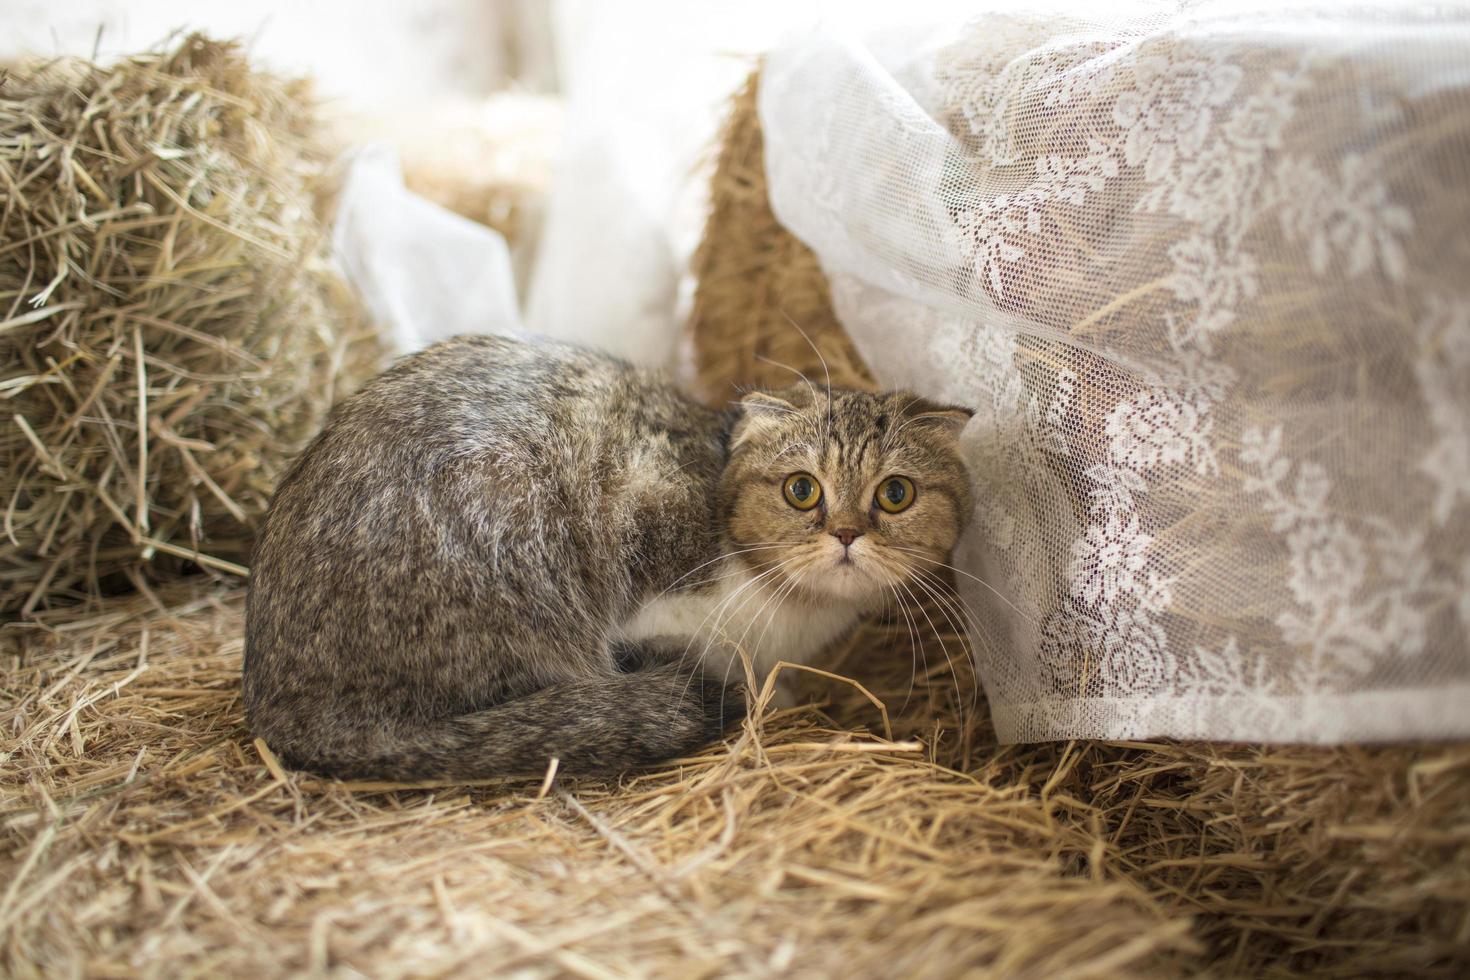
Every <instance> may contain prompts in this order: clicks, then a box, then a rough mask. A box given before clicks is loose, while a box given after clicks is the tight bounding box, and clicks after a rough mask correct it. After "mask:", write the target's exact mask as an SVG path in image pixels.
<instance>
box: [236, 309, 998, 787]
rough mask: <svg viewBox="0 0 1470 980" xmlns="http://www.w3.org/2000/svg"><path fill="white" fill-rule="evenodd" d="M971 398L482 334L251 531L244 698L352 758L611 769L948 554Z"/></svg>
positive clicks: (377, 407) (294, 761) (352, 428)
mask: <svg viewBox="0 0 1470 980" xmlns="http://www.w3.org/2000/svg"><path fill="white" fill-rule="evenodd" d="M970 414H971V413H970V411H969V410H968V409H964V408H957V407H952V406H947V405H939V404H934V403H931V402H928V401H926V400H924V399H922V398H919V397H917V396H915V395H912V394H907V393H899V392H895V393H886V394H872V393H868V392H861V391H846V390H824V389H822V388H819V387H817V386H815V385H810V384H798V385H796V386H794V387H791V388H788V389H783V390H776V391H752V392H750V393H749V394H746V395H745V396H744V397H743V398H742V399H741V400H740V401H739V402H738V403H737V404H735V405H733V406H731V407H730V408H728V409H727V410H724V411H720V410H716V409H712V408H709V407H706V406H704V405H702V404H700V403H699V402H697V401H695V400H693V399H691V398H689V397H688V396H686V395H684V394H682V393H681V392H680V391H679V390H678V389H676V388H675V387H673V386H672V385H671V384H669V383H667V382H665V381H663V380H660V378H659V377H658V376H657V375H655V374H652V373H650V372H647V371H644V370H640V369H636V368H634V367H632V366H630V365H628V364H626V363H624V362H622V361H619V360H617V359H614V358H612V357H609V356H606V355H603V354H601V353H597V352H595V351H592V350H588V349H584V348H581V347H577V346H573V345H569V344H563V343H559V342H554V341H549V340H546V341H536V340H531V341H528V340H516V339H508V338H504V337H492V336H474V337H458V338H454V339H452V340H448V341H444V342H442V343H440V344H437V345H435V346H434V347H431V348H429V349H427V350H425V351H423V352H421V353H418V354H415V355H412V356H410V357H407V358H405V359H403V360H402V361H400V362H399V363H397V364H396V365H394V366H393V367H391V368H389V369H388V370H387V371H385V372H384V373H382V374H380V375H379V376H378V377H376V378H375V379H373V380H372V381H370V382H369V383H368V384H366V385H365V386H363V388H362V389H361V390H359V391H358V392H357V393H356V394H354V395H352V396H351V397H349V398H347V399H346V400H345V401H344V402H343V403H342V404H341V405H339V406H338V407H337V408H335V409H334V410H333V411H332V413H331V415H330V416H329V417H328V419H327V422H326V424H325V426H324V428H323V429H322V431H321V433H320V434H319V435H318V436H317V437H316V439H315V440H314V441H313V442H312V443H311V444H310V445H309V446H308V447H307V448H306V450H305V451H304V452H303V453H302V454H301V456H300V457H299V458H298V459H297V460H296V462H295V463H294V464H293V466H292V467H291V469H290V470H289V472H288V473H287V475H286V476H285V477H284V479H283V480H282V481H281V484H280V486H279V487H278V489H277V490H276V493H275V496H274V498H273V500H272V502H271V506H270V509H269V512H268V513H267V515H266V518H265V520H264V522H263V525H262V528H261V531H260V533H259V535H258V537H257V540H256V545H255V549H254V554H253V559H252V565H251V576H250V584H249V592H248V595H247V599H246V635H245V660H244V692H243V693H244V702H245V708H246V715H247V720H248V723H249V725H250V727H251V729H252V730H253V731H254V732H255V733H256V734H257V735H258V736H260V737H261V738H263V739H264V741H265V742H266V744H267V745H269V746H270V747H271V748H272V749H273V750H274V751H275V752H276V753H277V754H278V755H279V756H280V757H281V758H282V759H283V760H284V761H285V762H286V763H287V764H289V765H291V766H293V767H295V768H300V769H306V770H310V771H314V772H318V773H322V774H325V775H331V776H338V777H342V778H383V779H396V780H415V781H417V780H470V779H483V778H491V777H498V776H503V775H518V774H538V773H541V772H543V771H544V770H545V769H546V767H547V766H548V764H549V762H550V760H551V759H552V758H553V757H554V758H556V759H557V760H558V763H559V766H560V771H562V772H568V773H573V774H576V773H615V772H620V771H623V770H627V769H630V768H634V767H639V766H645V765H648V764H651V763H655V762H659V761H661V760H665V759H669V758H672V757H675V756H678V755H681V754H683V753H687V752H689V751H691V750H693V749H696V748H698V747H700V746H702V745H705V744H708V743H709V742H712V741H716V740H718V739H719V738H720V736H721V734H722V732H723V731H724V729H725V727H726V726H727V725H728V724H730V723H732V722H734V721H737V720H739V719H740V718H741V717H743V715H744V711H745V699H744V693H743V688H742V686H741V682H743V681H744V680H745V679H746V675H745V666H744V663H743V662H742V661H741V659H740V656H739V651H740V650H741V649H744V650H746V651H747V652H748V653H749V654H750V655H751V656H752V658H753V662H754V663H753V668H754V672H755V676H756V679H757V681H759V680H760V679H761V678H763V677H764V675H765V673H766V672H768V671H769V670H770V669H771V667H772V666H773V665H774V663H775V662H776V661H778V660H789V661H794V662H802V661H805V660H807V659H809V658H810V657H811V656H812V655H813V654H815V653H817V652H819V651H820V650H821V649H822V648H823V647H825V646H827V645H828V644H830V643H831V642H832V641H834V640H836V639H838V638H839V637H841V636H842V635H843V634H844V633H845V632H847V631H849V630H850V629H852V628H853V626H854V625H855V624H856V622H857V620H858V618H859V616H860V615H862V614H863V613H864V612H865V611H868V610H871V609H873V608H874V607H875V606H876V605H880V604H881V603H882V602H883V601H884V600H885V597H887V596H888V595H889V590H890V588H892V587H893V586H894V584H895V583H898V582H900V581H902V580H904V579H905V578H906V577H908V576H909V575H911V574H913V569H915V568H916V567H922V566H921V565H920V563H921V562H929V563H935V562H940V561H944V560H946V559H947V556H948V553H949V551H950V549H951V547H952V546H953V545H954V542H955V540H956V538H957V536H958V535H959V533H960V531H961V529H962V527H963V525H964V523H965V518H966V516H967V515H968V513H969V511H970V497H969V493H970V491H969V486H970V484H969V480H968V478H967V476H966V473H965V469H964V465H963V463H962V461H961V459H960V456H959V454H958V451H957V436H958V433H959V430H960V429H961V427H962V426H963V425H964V424H965V422H966V421H968V420H969V418H970Z"/></svg>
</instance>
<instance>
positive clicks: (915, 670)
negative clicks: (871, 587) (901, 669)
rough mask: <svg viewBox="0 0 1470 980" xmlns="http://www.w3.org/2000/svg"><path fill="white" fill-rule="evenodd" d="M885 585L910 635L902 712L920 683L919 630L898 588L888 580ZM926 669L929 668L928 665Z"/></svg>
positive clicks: (900, 709)
mask: <svg viewBox="0 0 1470 980" xmlns="http://www.w3.org/2000/svg"><path fill="white" fill-rule="evenodd" d="M883 587H884V588H885V589H887V590H888V592H889V593H890V594H892V596H893V607H894V608H895V609H897V610H898V614H899V615H900V616H901V617H902V618H903V624H904V630H905V631H906V632H907V633H908V635H909V689H908V693H906V694H905V695H904V697H903V705H902V706H901V707H900V708H899V711H900V712H902V711H904V710H905V709H906V708H908V706H909V702H910V701H912V700H913V697H914V688H915V687H917V686H918V683H919V637H918V633H917V631H916V630H915V629H914V623H913V620H912V619H910V618H909V613H908V610H907V609H905V608H904V605H903V599H902V598H900V597H899V594H898V589H896V588H894V587H893V585H892V584H891V583H888V582H885V583H883ZM925 669H926V670H927V669H928V668H927V666H926V667H925Z"/></svg>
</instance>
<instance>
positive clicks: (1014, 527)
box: [760, 0, 1470, 742]
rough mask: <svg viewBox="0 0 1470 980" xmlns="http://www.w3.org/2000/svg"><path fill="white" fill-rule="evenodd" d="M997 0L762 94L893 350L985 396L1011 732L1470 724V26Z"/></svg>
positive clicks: (908, 369) (841, 272) (994, 576)
mask: <svg viewBox="0 0 1470 980" xmlns="http://www.w3.org/2000/svg"><path fill="white" fill-rule="evenodd" d="M986 6H987V5H984V4H982V5H980V7H979V9H978V11H977V13H978V16H977V17H976V19H974V20H973V21H972V22H971V23H969V24H968V26H966V27H963V28H956V29H953V30H951V31H949V32H947V33H945V34H943V35H941V40H940V41H939V42H938V43H935V42H934V40H933V38H932V36H931V37H926V38H924V39H922V40H921V39H920V36H915V37H907V38H905V37H901V36H896V35H892V34H890V35H886V36H885V37H884V38H883V39H882V41H881V43H867V44H865V43H862V42H859V41H857V40H854V39H852V38H846V37H842V36H839V35H836V34H832V33H827V32H818V33H812V34H806V35H803V36H800V37H797V38H794V39H792V40H790V41H788V42H787V43H786V44H785V45H783V46H782V47H781V48H779V49H778V50H777V51H775V52H774V53H773V54H772V55H771V57H770V58H769V59H768V61H767V65H766V69H765V76H764V81H763V84H762V93H761V105H760V111H761V117H762V122H763V125H764V127H765V131H766V153H767V169H768V175H769V178H770V190H771V197H772V201H773V204H774V206H775V209H776V212H777V214H778V216H779V217H780V218H781V220H782V221H783V222H784V223H785V224H786V225H787V226H788V227H789V228H791V229H792V230H793V231H794V232H795V233H796V234H797V235H798V236H799V237H801V238H802V239H804V240H805V241H806V242H808V243H809V244H810V245H811V246H812V247H813V248H814V250H815V251H816V252H817V254H818V256H819V257H820V259H821V260H822V263H823V266H824V268H825V269H826V271H827V272H828V274H829V276H830V278H831V280H832V285H833V292H834V299H835V303H836V306H837V310H838V314H839V316H840V317H841V318H842V320H843V322H844V324H845V325H846V327H847V329H848V331H849V332H850V333H851V335H852V337H853V339H854V341H855V342H856V343H857V345H858V347H859V348H860V349H861V351H862V352H863V353H864V355H865V356H866V357H867V359H868V362H869V364H871V365H872V366H873V367H874V368H875V369H876V370H877V372H878V373H879V375H880V379H881V380H882V381H883V382H885V383H887V384H891V385H895V386H907V387H911V388H914V389H916V390H919V391H921V392H923V393H925V394H928V395H931V396H934V397H939V398H944V399H949V400H953V401H958V402H963V403H966V404H968V405H970V406H972V407H974V408H976V409H977V410H978V413H977V415H976V418H975V420H974V421H973V422H972V423H971V425H970V427H969V429H968V430H967V431H966V434H965V448H966V452H967V454H968V462H969V463H970V465H971V468H972V472H973V476H974V479H975V484H976V486H975V489H976V501H977V504H976V509H975V513H974V520H973V523H972V526H971V528H970V530H969V531H968V533H967V535H966V537H965V539H964V541H963V542H962V544H961V547H960V548H959V549H958V552H957V557H956V564H957V565H959V566H960V568H961V569H963V574H960V575H959V576H958V580H959V586H960V588H961V592H962V595H963V597H964V599H965V601H966V603H967V604H968V606H969V608H970V610H971V613H972V619H973V625H972V627H971V634H972V638H973V640H974V643H973V647H974V650H975V656H976V660H977V665H978V667H979V671H980V674H981V676H982V679H983V680H984V683H985V687H986V690H987V693H988V695H989V699H990V702H991V706H992V709H993V711H994V715H995V719H996V723H997V726H998V728H999V731H1000V733H1001V735H1002V737H1003V738H1005V739H1007V740H1022V741H1025V740H1040V739H1055V738H1071V737H1119V738H1122V737H1152V736H1178V737H1192V738H1193V737H1198V738H1210V739H1248V740H1305V741H1317V742H1330V741H1341V740H1361V739H1397V738H1408V737H1417V736H1450V735H1460V736H1464V735H1467V734H1470V642H1467V636H1470V548H1467V542H1470V13H1467V12H1466V11H1465V10H1463V9H1456V8H1453V7H1447V6H1445V5H1435V6H1433V7H1380V8H1376V9H1364V8H1361V7H1354V8H1348V7H1339V6H1337V5H1334V4H1332V3H1327V2H1318V3H1316V4H1315V5H1311V6H1300V5H1297V6H1283V5H1281V4H1276V5H1274V6H1271V7H1262V8H1260V9H1258V10H1255V11H1250V10H1246V9H1243V7H1242V5H1241V4H1239V3H1233V4H1219V3H1214V4H1212V3H1208V2H1206V3H1190V4H1185V5H1181V6H1180V7H1179V8H1178V9H1175V8H1173V7H1170V8H1166V9H1161V8H1159V7H1158V6H1153V7H1150V8H1146V9H1144V10H1143V12H1141V13H1139V14H1138V15H1137V16H1133V17H1121V18H1115V19H1113V20H1111V21H1106V22H1104V21H1099V20H1097V19H1095V18H1092V17H1090V16H1089V15H1088V13H1087V11H1088V10H1090V9H1093V6H1094V5H1092V4H1084V3H1082V2H1080V0H1078V2H1076V3H1075V4H1074V6H1075V7H1076V12H1075V13H1074V14H1069V13H1068V12H1066V11H1065V10H1062V11H1061V12H1050V13H1045V14H1035V13H1028V14H1017V13H1014V12H1010V11H1013V10H1014V9H1015V5H1014V4H1004V5H1002V4H995V5H994V10H993V12H989V13H985V12H983V11H984V9H985V7H986ZM981 580H983V582H984V583H985V584H981Z"/></svg>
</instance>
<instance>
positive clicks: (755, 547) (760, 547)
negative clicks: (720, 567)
mask: <svg viewBox="0 0 1470 980" xmlns="http://www.w3.org/2000/svg"><path fill="white" fill-rule="evenodd" d="M784 547H786V545H785V544H784V543H783V542H780V541H773V542H771V543H770V544H749V545H746V546H743V547H741V548H739V549H737V550H735V551H727V552H725V553H723V554H719V555H716V556H715V557H713V558H710V559H708V560H707V561H702V562H700V563H699V564H698V565H695V566H694V567H693V568H691V569H689V571H687V572H685V573H684V574H683V575H680V576H679V577H678V578H676V579H674V580H673V581H672V582H670V583H669V585H668V588H666V589H664V590H663V591H662V592H660V593H659V594H658V595H656V596H654V597H653V599H652V600H649V601H656V600H658V599H662V598H663V597H664V596H666V595H668V594H669V592H671V591H672V590H673V589H674V587H675V586H677V585H678V584H679V583H680V582H683V581H684V580H685V579H687V578H688V577H689V576H691V575H693V574H694V573H695V572H697V571H699V570H700V569H701V568H706V567H708V566H710V565H713V564H716V563H717V562H722V561H724V560H725V559H726V558H733V557H735V556H736V555H748V554H751V553H753V552H756V551H774V550H776V549H777V548H784ZM732 571H733V572H738V571H739V569H733V570H732ZM721 577H723V576H716V577H715V578H713V579H707V580H705V581H706V582H715V581H719V579H720V578H721ZM699 584H704V583H699Z"/></svg>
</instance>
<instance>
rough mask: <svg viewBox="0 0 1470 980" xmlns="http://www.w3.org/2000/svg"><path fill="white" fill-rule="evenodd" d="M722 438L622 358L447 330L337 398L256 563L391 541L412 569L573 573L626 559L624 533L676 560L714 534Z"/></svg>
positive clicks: (348, 552) (275, 509)
mask: <svg viewBox="0 0 1470 980" xmlns="http://www.w3.org/2000/svg"><path fill="white" fill-rule="evenodd" d="M724 451H725V450H724V443H723V427H722V417H721V416H720V415H719V414H718V413H716V412H714V411H712V410H711V409H708V408H706V407H704V406H702V405H700V404H698V403H697V402H694V401H693V400H691V399H689V398H687V397H686V396H684V395H682V394H681V393H680V392H678V391H677V390H676V389H675V388H673V387H672V386H671V385H668V384H666V383H664V382H662V381H661V380H660V379H658V378H657V377H656V376H655V375H652V374H650V373H648V372H646V371H643V370H640V369H637V368H635V367H633V366H631V365H629V364H627V363H626V362H624V361H621V360H619V359H617V358H614V357H611V356H608V355H606V354H602V353H600V352H597V351H593V350H589V349H586V348H582V347H577V346H574V345H571V344H565V343H560V342H557V341H551V340H521V339H514V338H506V337H493V336H473V337H458V338H453V339H451V340H447V341H444V342H442V343H440V344H436V345H435V346H433V347H431V348H428V349H427V350H424V351H422V352H419V353H417V354H414V355H412V356H410V357H407V358H405V359H403V360H402V361H400V362H399V363H397V364H395V365H394V366H393V367H391V368H389V369H388V370H387V371H385V372H383V373H382V374H381V375H379V376H378V377H377V378H374V379H373V380H372V381H370V382H368V383H367V384H366V385H364V386H363V388H362V389H361V390H359V391H358V392H356V393H355V394H354V395H352V396H351V397H350V398H348V399H347V400H346V401H344V402H343V403H342V404H341V405H340V406H339V407H338V408H337V409H335V410H334V411H333V413H332V414H331V416H330V417H329V418H328V420H327V423H326V425H325V426H324V428H323V430H322V432H321V434H320V435H319V436H318V437H317V439H316V440H315V441H314V442H313V444H312V445H311V446H309V447H308V448H307V450H306V451H305V452H304V453H303V454H302V456H301V458H300V459H299V460H298V461H297V463H296V465H295V466H294V467H293V468H292V470H291V472H289V473H288V474H287V476H286V478H285V479H284V480H283V481H282V483H281V486H280V487H279V488H278V490H277V493H276V496H275V499H274V501H273V503H272V508H271V513H270V515H269V516H268V518H267V522H266V526H265V528H264V530H263V533H262V534H261V537H260V539H259V547H258V549H257V555H256V558H257V562H256V570H257V572H258V573H260V574H261V577H270V575H271V572H272V566H273V565H276V566H279V565H280V564H281V562H282V561H287V562H290V561H293V559H291V558H289V557H288V556H291V555H299V554H303V553H313V554H318V555H322V556H324V557H330V556H333V555H336V556H338V557H337V558H335V559H332V561H333V563H334V564H335V565H338V566H340V565H342V564H343V563H344V561H350V562H351V564H353V565H356V564H357V563H358V560H359V559H358V558H356V557H354V556H362V555H367V554H383V553H384V552H385V551H388V552H390V553H391V558H390V561H391V562H394V563H396V564H399V565H401V566H404V567H410V568H413V567H416V566H426V565H432V566H434V567H436V568H449V567H451V565H452V563H453V562H454V561H456V560H459V559H473V561H474V562H476V563H477V562H478V561H479V560H480V559H483V557H484V556H485V555H487V554H488V555H491V556H493V557H494V558H495V560H500V559H502V558H503V559H507V560H512V561H515V562H516V563H517V564H519V565H522V566H525V565H530V564H534V565H535V566H536V567H539V568H544V569H546V574H548V575H549V576H550V577H551V578H552V579H554V580H560V579H562V578H563V576H565V577H566V578H567V580H568V581H571V580H572V579H573V578H574V577H575V576H579V575H585V574H587V573H588V569H589V568H591V567H601V568H605V569H613V568H617V567H619V566H622V565H623V564H624V562H623V560H622V554H621V552H623V551H625V550H627V549H628V548H629V547H634V548H638V549H640V550H642V549H651V550H652V551H653V552H654V553H655V554H656V555H660V556H667V557H669V558H670V559H671V560H673V561H675V562H676V563H677V561H680V560H683V558H684V556H683V554H682V553H683V552H684V551H686V550H688V549H689V548H691V547H692V548H694V549H695V550H697V551H699V552H702V551H704V550H705V549H707V547H709V535H708V530H707V527H706V525H707V521H708V518H707V513H706V504H705V500H706V499H707V498H709V497H710V496H711V489H712V486H713V483H714V482H715V481H716V480H717V479H718V475H719V472H720V468H721V466H722V464H723V458H724ZM660 515H661V516H663V517H665V518H673V519H674V520H675V521H676V523H677V524H678V525H680V526H681V527H680V528H679V529H678V530H675V529H671V528H669V527H667V522H666V521H664V522H657V517H658V516H660ZM655 524H657V526H655ZM691 534H693V536H694V537H695V538H696V539H697V540H696V542H695V544H694V545H689V544H688V542H687V541H686V538H688V537H689V536H690V535H691ZM676 552H677V553H678V554H675V553H676ZM477 567H478V566H477ZM385 571H386V570H385V569H384V568H383V567H381V566H380V567H379V568H377V569H375V570H374V575H375V576H379V577H381V576H383V575H384V574H385ZM339 573H340V572H339ZM387 574H389V575H390V576H391V574H392V573H391V572H388V573H387ZM596 574H598V575H600V574H602V573H601V572H598V573H596ZM619 577H622V576H621V575H620V576H619ZM561 584H566V583H564V582H563V583H561ZM618 591H622V590H621V589H620V590H618Z"/></svg>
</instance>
